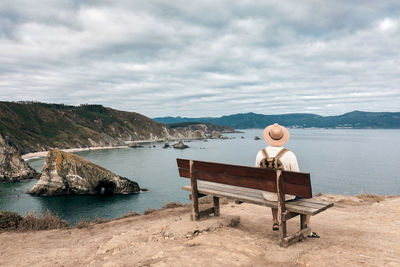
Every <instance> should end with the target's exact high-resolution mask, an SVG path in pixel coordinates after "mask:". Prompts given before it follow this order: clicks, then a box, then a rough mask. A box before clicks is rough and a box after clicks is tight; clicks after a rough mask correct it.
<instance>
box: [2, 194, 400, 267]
mask: <svg viewBox="0 0 400 267" xmlns="http://www.w3.org/2000/svg"><path fill="white" fill-rule="evenodd" d="M318 198H319V199H321V200H326V201H332V202H334V203H335V206H334V207H333V208H331V209H328V210H327V211H325V212H322V213H321V214H318V215H316V216H313V217H312V222H311V228H312V230H313V231H315V232H317V233H318V234H319V235H321V238H320V239H315V238H307V239H306V240H304V241H303V242H299V243H296V244H295V245H292V246H290V247H289V248H281V247H280V246H279V245H278V233H277V232H273V231H272V230H271V222H270V221H271V215H270V211H269V209H268V208H266V207H261V206H256V205H252V204H246V203H244V204H240V205H239V204H234V203H231V202H229V203H227V202H225V204H223V205H222V206H221V216H220V217H209V218H206V219H202V220H201V221H199V222H192V221H190V219H189V206H188V205H186V206H183V207H177V208H172V209H163V210H159V211H155V212H153V213H151V214H148V215H142V216H135V217H128V218H123V219H117V220H113V221H110V222H107V223H102V224H96V225H92V226H90V227H88V228H83V229H76V228H73V229H66V230H50V231H40V232H27V233H17V232H4V233H1V234H0V265H1V266H341V267H342V266H347V267H349V266H400V254H399V251H400V242H399V240H400V197H379V198H364V199H360V198H358V197H348V196H338V195H323V196H320V197H318ZM376 200H378V201H376ZM203 207H204V206H203ZM238 217H240V223H239V224H238V225H235V218H238ZM297 227H298V219H292V220H290V221H289V231H294V230H296V229H297Z"/></svg>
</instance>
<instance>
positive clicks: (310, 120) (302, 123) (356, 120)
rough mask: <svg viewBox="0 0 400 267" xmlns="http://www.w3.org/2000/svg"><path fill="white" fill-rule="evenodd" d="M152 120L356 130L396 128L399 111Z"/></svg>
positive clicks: (252, 114) (398, 124)
mask: <svg viewBox="0 0 400 267" xmlns="http://www.w3.org/2000/svg"><path fill="white" fill-rule="evenodd" d="M154 120H155V121H158V122H163V123H166V124H170V123H181V122H207V123H212V124H218V125H225V126H230V127H233V128H235V129H249V128H264V127H265V126H266V125H270V124H272V123H275V122H277V123H279V124H281V125H284V126H287V127H297V128H311V127H316V128H355V129H365V128H373V129H399V128H400V112H363V111H353V112H349V113H346V114H343V115H338V116H325V117H324V116H320V115H316V114H306V113H293V114H282V115H263V114H256V113H244V114H234V115H229V116H222V117H219V118H210V117H203V118H185V117H159V118H154Z"/></svg>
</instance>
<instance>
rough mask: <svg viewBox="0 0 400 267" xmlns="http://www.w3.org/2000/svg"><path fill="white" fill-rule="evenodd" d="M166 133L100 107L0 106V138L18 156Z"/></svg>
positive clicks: (154, 124) (141, 119)
mask: <svg viewBox="0 0 400 267" xmlns="http://www.w3.org/2000/svg"><path fill="white" fill-rule="evenodd" d="M170 132H171V131H170V129H169V127H167V126H165V125H164V124H162V123H158V122H155V121H153V120H151V119H150V118H147V117H145V116H143V115H141V114H138V113H135V112H125V111H119V110H115V109H112V108H106V107H103V106H101V105H81V106H67V105H62V104H46V103H33V102H32V103H30V102H28V103H15V102H0V134H1V135H3V136H4V137H6V139H8V140H9V141H11V142H12V143H13V145H14V146H15V147H16V148H17V149H18V151H19V152H21V153H27V152H32V151H41V150H48V148H51V147H59V148H69V147H88V146H107V145H119V144H123V141H126V140H146V139H157V138H160V139H162V138H164V137H166V136H167V135H168V134H170Z"/></svg>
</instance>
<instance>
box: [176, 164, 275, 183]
mask: <svg viewBox="0 0 400 267" xmlns="http://www.w3.org/2000/svg"><path fill="white" fill-rule="evenodd" d="M188 161H189V160H187V159H177V164H178V168H182V169H189V165H188V163H187V162H188ZM194 167H195V169H196V170H198V171H205V172H213V173H225V174H227V175H232V176H245V177H249V178H257V179H262V180H271V181H275V179H276V176H275V171H273V170H269V169H263V168H256V167H249V166H240V165H232V164H224V163H215V162H206V161H198V160H195V161H194Z"/></svg>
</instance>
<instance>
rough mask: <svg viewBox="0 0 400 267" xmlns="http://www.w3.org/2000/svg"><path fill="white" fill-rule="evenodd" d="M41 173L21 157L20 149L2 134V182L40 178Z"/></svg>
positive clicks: (0, 173)
mask: <svg viewBox="0 0 400 267" xmlns="http://www.w3.org/2000/svg"><path fill="white" fill-rule="evenodd" d="M39 175H40V174H39V173H37V172H36V171H35V170H34V169H32V168H31V167H30V166H29V165H28V164H27V163H26V162H25V161H24V160H23V159H22V158H21V155H20V154H19V153H18V151H17V150H16V149H15V148H14V147H12V146H11V145H10V144H9V143H8V142H7V141H6V140H5V139H4V138H3V137H2V136H1V135H0V182H18V181H21V180H25V179H32V178H39Z"/></svg>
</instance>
